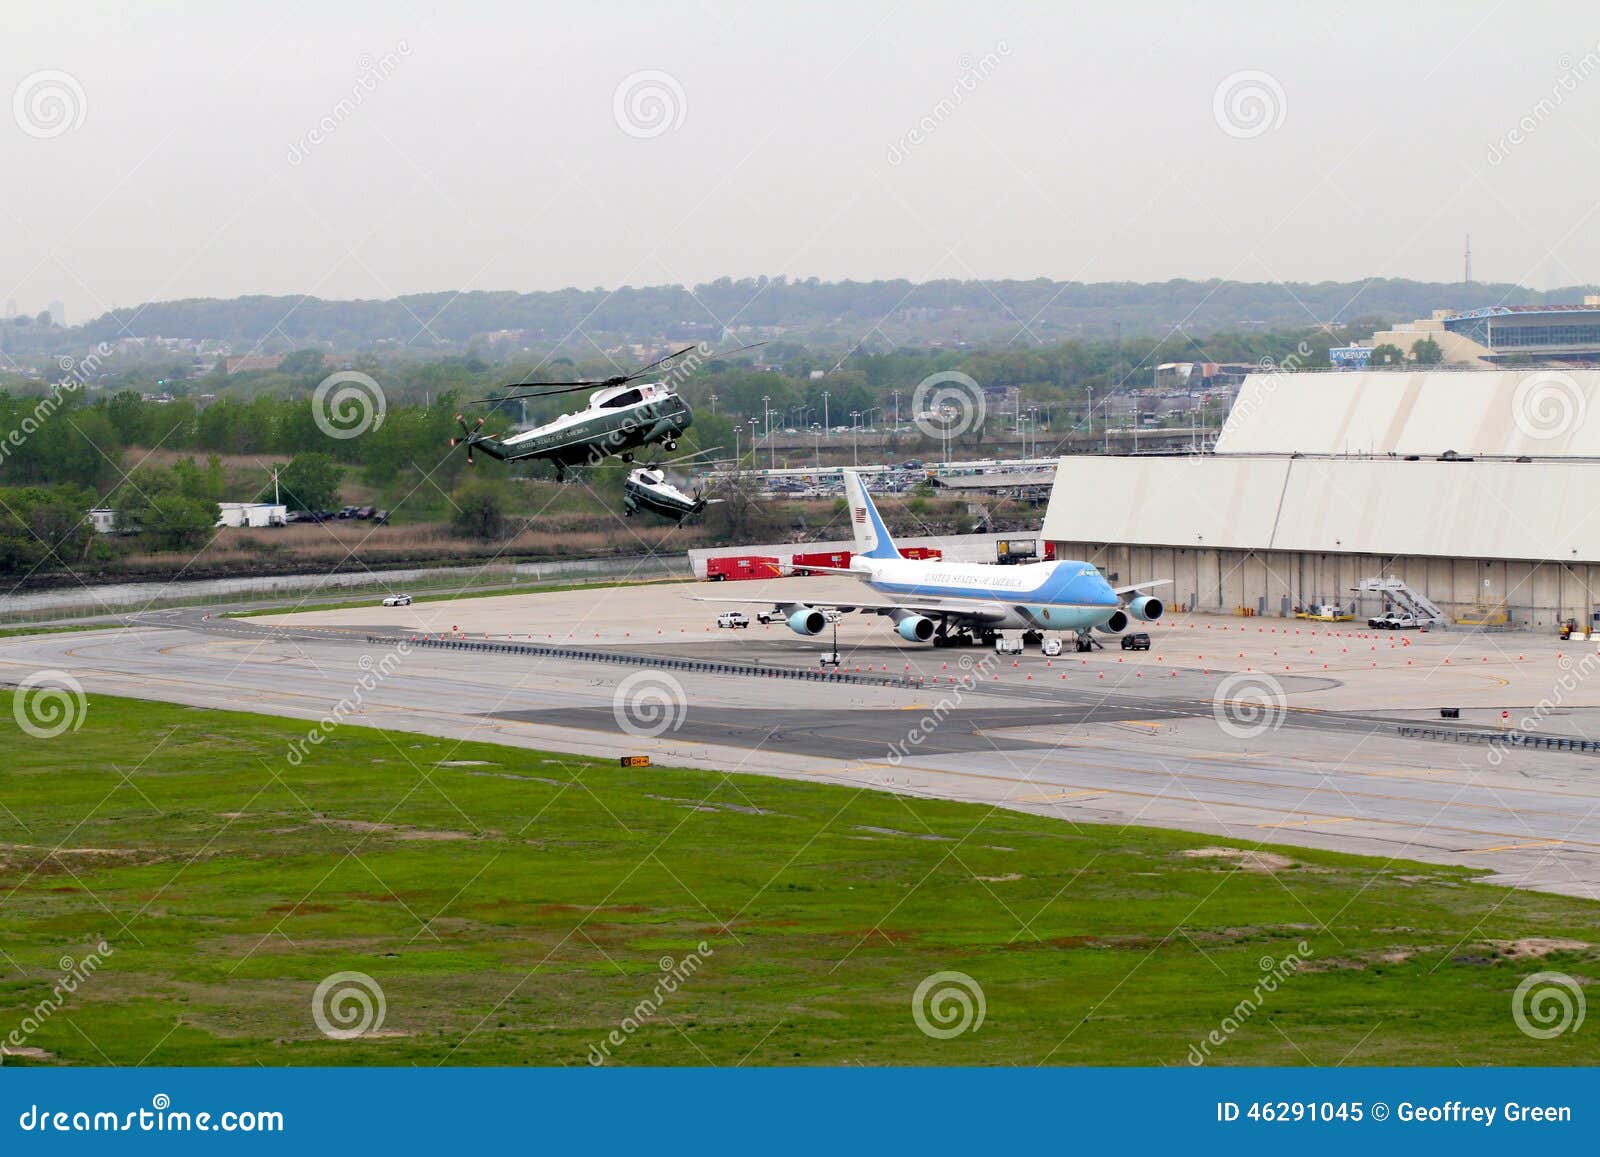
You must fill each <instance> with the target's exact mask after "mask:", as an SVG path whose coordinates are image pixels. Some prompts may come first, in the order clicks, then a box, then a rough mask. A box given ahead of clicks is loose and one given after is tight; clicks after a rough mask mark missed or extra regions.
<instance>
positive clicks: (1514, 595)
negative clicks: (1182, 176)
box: [1044, 370, 1600, 627]
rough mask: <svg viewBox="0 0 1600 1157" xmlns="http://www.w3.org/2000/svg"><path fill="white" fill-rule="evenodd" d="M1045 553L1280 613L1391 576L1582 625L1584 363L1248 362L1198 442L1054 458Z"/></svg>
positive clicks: (1591, 467)
mask: <svg viewBox="0 0 1600 1157" xmlns="http://www.w3.org/2000/svg"><path fill="white" fill-rule="evenodd" d="M1044 538H1045V539H1046V540H1047V541H1051V542H1054V543H1055V544H1056V553H1057V557H1068V558H1086V559H1089V560H1091V561H1093V562H1095V563H1097V564H1098V565H1100V566H1101V568H1102V569H1103V570H1105V571H1106V572H1108V573H1109V574H1114V575H1116V582H1117V585H1119V586H1121V585H1127V584H1130V583H1135V582H1139V581H1143V580H1148V579H1154V578H1170V579H1172V580H1173V585H1172V586H1170V587H1168V588H1167V591H1168V592H1169V593H1170V599H1171V602H1172V603H1173V604H1174V605H1176V606H1195V607H1199V608H1202V609H1208V610H1223V611H1232V610H1236V609H1239V608H1248V609H1250V610H1252V611H1254V612H1255V613H1257V614H1267V615H1283V614H1289V613H1291V612H1292V611H1293V609H1294V607H1295V606H1297V605H1310V604H1315V603H1323V602H1327V603H1342V604H1346V605H1348V604H1350V603H1352V602H1358V603H1360V605H1358V606H1357V608H1356V610H1357V612H1358V613H1359V614H1363V615H1365V614H1369V613H1375V612H1376V611H1378V610H1380V609H1381V605H1373V604H1374V603H1375V602H1376V600H1375V598H1370V597H1369V598H1366V599H1358V598H1357V596H1356V595H1355V594H1354V593H1353V590H1352V588H1354V587H1356V586H1357V584H1358V583H1359V582H1360V581H1361V580H1362V579H1363V578H1369V577H1386V576H1391V575H1392V576H1395V577H1397V578H1399V579H1401V580H1402V581H1404V582H1405V583H1407V584H1408V585H1409V586H1411V587H1412V588H1414V589H1415V590H1417V591H1419V592H1420V593H1422V594H1423V595H1425V596H1426V597H1428V598H1429V599H1430V600H1432V601H1433V602H1434V603H1436V604H1438V605H1439V606H1440V607H1441V608H1442V609H1443V610H1444V611H1445V613H1446V615H1447V616H1448V617H1450V618H1452V619H1455V620H1456V621H1459V622H1464V623H1489V624H1497V623H1501V622H1506V623H1510V624H1512V625H1523V626H1544V627H1548V626H1551V625H1552V624H1554V623H1556V622H1558V621H1560V620H1563V619H1566V618H1569V617H1570V618H1576V619H1578V620H1579V621H1580V622H1582V623H1590V622H1597V623H1600V371H1554V370H1521V371H1512V370H1497V371H1485V372H1479V373H1470V372H1469V373H1461V372H1453V373H1451V372H1440V373H1422V372H1419V373H1392V372H1390V373H1385V372H1380V371H1372V372H1348V371H1347V372H1342V373H1340V372H1330V373H1321V374H1318V373H1301V374H1257V375H1252V376H1251V377H1250V378H1249V379H1248V380H1247V381H1246V382H1245V384H1244V386H1243V388H1242V389H1241V391H1240V394H1239V398H1238V400H1237V401H1236V402H1235V404H1234V407H1233V411H1232V413H1231V414H1230V416H1229V418H1228V421H1227V423H1226V425H1225V426H1224V428H1223V431H1222V434H1221V436H1220V437H1219V438H1218V441H1217V447H1216V453H1215V454H1210V455H1188V456H1181V457H1153V456H1139V457H1123V458H1113V457H1091V456H1078V457H1069V458H1063V459H1061V461H1060V464H1059V466H1058V467H1057V471H1056V479H1055V487H1054V490H1053V494H1052V499H1051V502H1050V507H1049V512H1048V513H1047V515H1046V517H1045V524H1044Z"/></svg>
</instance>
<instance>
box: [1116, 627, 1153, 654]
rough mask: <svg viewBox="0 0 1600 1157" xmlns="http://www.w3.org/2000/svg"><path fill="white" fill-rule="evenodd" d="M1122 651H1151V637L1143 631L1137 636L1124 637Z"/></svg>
mask: <svg viewBox="0 0 1600 1157" xmlns="http://www.w3.org/2000/svg"><path fill="white" fill-rule="evenodd" d="M1122 649H1123V650H1124V651H1148V650H1149V649H1150V636H1149V635H1147V634H1145V633H1144V632H1143V631H1140V632H1139V633H1138V634H1136V635H1123V636H1122Z"/></svg>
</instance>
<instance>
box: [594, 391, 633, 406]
mask: <svg viewBox="0 0 1600 1157" xmlns="http://www.w3.org/2000/svg"><path fill="white" fill-rule="evenodd" d="M643 397H644V395H643V394H641V393H640V392H639V391H638V390H623V391H622V393H620V394H618V395H617V396H616V397H613V398H607V399H606V400H605V401H603V402H601V403H600V408H601V409H602V410H614V409H616V408H617V407H619V406H631V405H633V404H634V403H635V402H637V401H640V400H642V399H643Z"/></svg>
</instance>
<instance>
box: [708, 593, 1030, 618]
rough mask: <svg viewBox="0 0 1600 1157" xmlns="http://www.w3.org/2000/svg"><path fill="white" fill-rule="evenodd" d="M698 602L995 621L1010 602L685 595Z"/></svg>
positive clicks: (788, 611) (786, 609) (792, 610)
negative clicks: (898, 612) (882, 600)
mask: <svg viewBox="0 0 1600 1157" xmlns="http://www.w3.org/2000/svg"><path fill="white" fill-rule="evenodd" d="M685 597H686V598H690V599H692V600H694V601H695V602H697V603H735V604H738V605H741V606H747V607H748V606H757V605H764V606H769V607H772V608H773V609H774V610H777V611H782V612H783V613H784V614H792V613H793V612H795V611H797V610H800V609H801V608H805V607H815V608H817V609H819V610H835V611H840V612H843V613H846V614H848V613H849V612H851V611H860V612H862V613H863V614H870V615H891V614H893V613H894V612H896V611H911V612H913V613H915V614H919V615H926V616H927V617H928V618H930V619H959V620H962V621H964V622H973V623H998V622H1000V621H1001V620H1003V619H1004V618H1005V617H1006V612H1007V609H1008V606H1009V604H1002V603H999V602H993V603H990V602H981V601H979V600H976V599H972V600H967V599H932V600H908V601H906V602H901V603H875V602H861V601H859V600H856V599H832V600H829V599H773V598H765V599H730V598H717V597H715V596H713V595H687V596H685Z"/></svg>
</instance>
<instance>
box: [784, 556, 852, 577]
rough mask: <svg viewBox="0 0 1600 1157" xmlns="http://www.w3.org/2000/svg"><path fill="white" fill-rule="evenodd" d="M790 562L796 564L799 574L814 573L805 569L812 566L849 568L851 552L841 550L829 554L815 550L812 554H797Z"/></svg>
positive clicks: (831, 568)
mask: <svg viewBox="0 0 1600 1157" xmlns="http://www.w3.org/2000/svg"><path fill="white" fill-rule="evenodd" d="M790 562H791V563H792V565H793V566H794V573H795V574H797V575H808V574H810V573H812V572H811V571H809V570H806V569H805V568H806V567H811V566H817V567H825V568H827V569H829V570H847V569H849V566H850V552H849V551H848V550H841V551H838V552H836V553H833V554H829V553H826V552H823V551H813V552H812V553H810V554H796V555H795V556H794V557H793V558H792V559H791V560H790Z"/></svg>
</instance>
